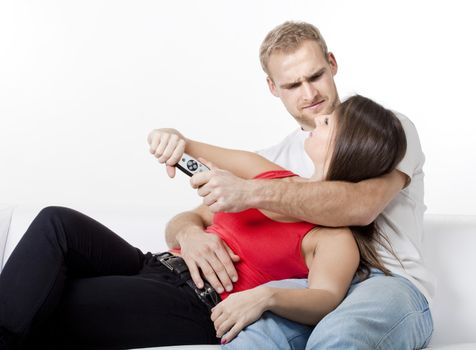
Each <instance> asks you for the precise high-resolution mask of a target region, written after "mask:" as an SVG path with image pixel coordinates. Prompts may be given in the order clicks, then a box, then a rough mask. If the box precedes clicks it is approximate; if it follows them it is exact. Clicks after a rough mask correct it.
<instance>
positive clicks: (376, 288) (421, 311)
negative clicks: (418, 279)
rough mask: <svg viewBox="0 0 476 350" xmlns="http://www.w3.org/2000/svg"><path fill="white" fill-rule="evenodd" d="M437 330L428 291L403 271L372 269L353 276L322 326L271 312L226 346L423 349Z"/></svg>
mask: <svg viewBox="0 0 476 350" xmlns="http://www.w3.org/2000/svg"><path fill="white" fill-rule="evenodd" d="M271 285H273V286H275V287H282V288H305V287H306V286H307V281H306V280H283V281H278V282H271ZM432 331H433V321H432V318H431V314H430V310H429V308H428V302H427V301H426V299H425V297H424V296H423V294H422V293H421V292H420V291H418V289H417V288H416V287H415V286H414V285H413V284H412V283H411V282H409V281H408V280H407V279H405V278H403V277H400V276H392V277H389V276H385V275H384V274H383V273H382V272H380V271H379V270H372V273H371V275H370V277H369V278H368V279H366V280H365V281H362V282H360V281H359V280H358V279H357V278H354V280H353V281H352V284H351V287H350V288H349V291H348V293H347V296H346V297H345V299H344V300H343V301H342V303H341V304H340V305H339V306H338V307H337V308H336V309H335V310H334V311H333V312H331V313H329V314H328V315H327V316H326V317H324V318H323V319H322V320H321V321H320V322H319V324H318V325H317V326H315V327H309V326H305V325H302V324H299V323H296V322H291V321H288V320H286V319H284V318H282V317H279V316H277V315H275V314H273V313H271V312H266V313H265V314H264V315H263V317H262V318H261V319H260V320H258V321H257V322H255V323H253V324H252V325H250V326H248V327H247V328H245V329H244V330H243V331H242V332H241V333H240V334H239V335H238V337H237V338H235V339H234V340H233V341H231V342H230V343H229V344H226V345H224V346H223V349H225V350H233V349H239V350H247V349H283V350H284V349H286V350H288V349H293V350H295V349H306V350H310V349H326V350H327V349H365V350H369V349H386V350H391V349H420V348H423V347H425V346H426V345H427V344H428V342H429V340H430V337H431V333H432Z"/></svg>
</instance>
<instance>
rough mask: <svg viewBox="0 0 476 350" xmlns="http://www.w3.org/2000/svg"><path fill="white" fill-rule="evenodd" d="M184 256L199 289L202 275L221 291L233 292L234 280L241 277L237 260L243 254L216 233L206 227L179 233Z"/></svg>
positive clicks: (201, 284)
mask: <svg viewBox="0 0 476 350" xmlns="http://www.w3.org/2000/svg"><path fill="white" fill-rule="evenodd" d="M177 240H178V241H179V243H180V247H181V255H182V258H183V259H184V260H185V263H186V264H187V266H188V269H189V271H190V275H191V277H192V279H193V282H194V283H195V284H196V286H197V287H198V288H202V287H203V280H202V277H201V275H200V271H202V273H203V276H204V277H205V279H206V280H207V281H208V282H209V283H210V284H211V285H212V287H213V288H214V289H215V290H216V291H217V292H218V293H223V291H224V290H226V291H228V292H229V291H231V290H232V289H233V283H232V282H236V281H237V280H238V274H237V272H236V269H235V266H234V264H233V263H234V262H237V261H239V260H240V257H239V256H238V255H236V254H235V253H233V251H232V250H231V249H230V247H228V245H227V244H226V243H225V242H223V241H222V240H221V239H220V237H218V236H217V235H214V234H211V233H207V232H204V231H203V230H194V231H191V230H188V232H183V233H180V234H179V235H178V236H177Z"/></svg>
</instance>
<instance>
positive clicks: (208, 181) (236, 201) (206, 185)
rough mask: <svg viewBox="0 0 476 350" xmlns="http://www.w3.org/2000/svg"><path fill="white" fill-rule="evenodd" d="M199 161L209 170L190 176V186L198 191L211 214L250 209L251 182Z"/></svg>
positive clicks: (202, 160) (206, 162)
mask: <svg viewBox="0 0 476 350" xmlns="http://www.w3.org/2000/svg"><path fill="white" fill-rule="evenodd" d="M199 160H200V161H201V162H202V163H204V164H205V165H206V166H208V167H209V168H210V169H211V170H210V171H207V172H203V173H198V174H195V175H194V176H192V178H191V179H190V184H191V185H192V187H193V188H195V189H198V190H197V193H198V195H200V196H201V197H203V204H205V205H206V206H208V207H209V208H210V210H211V211H212V212H213V213H217V212H220V211H222V212H229V213H233V212H239V211H243V210H245V209H248V208H251V207H252V204H251V202H250V199H251V198H252V189H253V181H252V180H245V179H242V178H241V177H238V176H235V175H233V174H232V173H231V172H229V171H226V170H222V169H218V168H216V167H215V166H214V165H213V164H212V163H210V162H208V161H206V160H205V159H202V158H199Z"/></svg>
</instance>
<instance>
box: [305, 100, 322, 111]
mask: <svg viewBox="0 0 476 350" xmlns="http://www.w3.org/2000/svg"><path fill="white" fill-rule="evenodd" d="M323 103H324V100H320V101H316V102H313V103H311V104H310V105H307V106H304V107H303V109H310V110H317V109H319V108H320V107H321V106H322V104H323Z"/></svg>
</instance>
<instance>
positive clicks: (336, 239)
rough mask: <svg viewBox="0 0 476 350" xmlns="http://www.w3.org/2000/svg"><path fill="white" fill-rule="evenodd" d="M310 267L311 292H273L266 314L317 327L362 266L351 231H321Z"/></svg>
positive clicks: (278, 290) (325, 229)
mask: <svg viewBox="0 0 476 350" xmlns="http://www.w3.org/2000/svg"><path fill="white" fill-rule="evenodd" d="M318 230H319V231H317V232H316V233H315V235H316V241H317V244H316V248H315V250H314V256H313V258H312V261H311V264H310V266H309V280H308V288H306V289H280V288H271V290H270V292H269V293H270V298H269V301H268V307H267V310H269V311H272V312H274V313H275V314H277V315H280V316H282V317H285V318H288V319H290V320H293V321H296V322H300V323H304V324H309V325H315V324H317V323H318V322H319V321H320V320H321V319H322V318H323V317H324V316H325V315H327V314H328V313H329V312H331V311H332V310H334V309H335V308H336V307H337V305H339V304H340V302H341V301H342V300H343V299H344V297H345V295H346V293H347V290H348V289H349V286H350V283H351V282H352V278H353V277H354V275H355V272H356V271H357V268H358V266H359V260H360V256H359V249H358V247H357V244H356V242H355V239H354V237H353V235H352V232H351V231H350V230H349V229H348V228H337V229H332V228H320V229H318Z"/></svg>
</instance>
